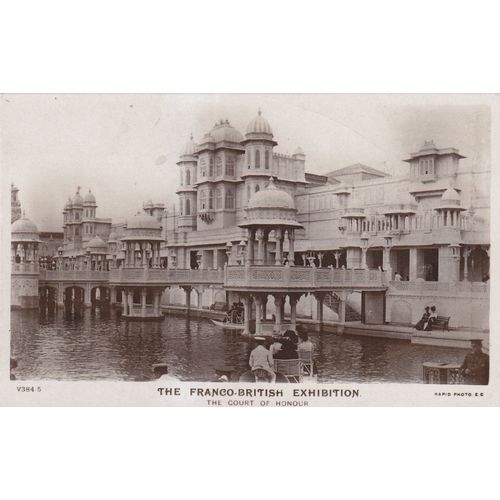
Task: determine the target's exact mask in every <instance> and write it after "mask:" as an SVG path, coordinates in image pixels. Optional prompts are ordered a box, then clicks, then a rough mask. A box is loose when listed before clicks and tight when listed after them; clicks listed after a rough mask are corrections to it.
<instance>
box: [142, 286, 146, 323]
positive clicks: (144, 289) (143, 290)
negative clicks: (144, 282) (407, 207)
mask: <svg viewBox="0 0 500 500" xmlns="http://www.w3.org/2000/svg"><path fill="white" fill-rule="evenodd" d="M141 315H142V316H146V287H142V288H141Z"/></svg>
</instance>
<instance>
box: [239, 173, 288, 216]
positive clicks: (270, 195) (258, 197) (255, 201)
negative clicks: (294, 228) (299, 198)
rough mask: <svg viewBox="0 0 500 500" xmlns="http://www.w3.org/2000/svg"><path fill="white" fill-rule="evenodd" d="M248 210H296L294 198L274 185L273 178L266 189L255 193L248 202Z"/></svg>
mask: <svg viewBox="0 0 500 500" xmlns="http://www.w3.org/2000/svg"><path fill="white" fill-rule="evenodd" d="M248 208H249V209H251V208H286V209H291V210H295V203H294V201H293V198H292V197H291V196H290V195H289V194H288V193H287V192H286V191H282V190H281V189H278V188H277V187H276V186H275V185H274V180H273V178H272V177H271V179H270V180H269V184H268V186H267V188H266V189H263V190H262V191H258V192H257V193H255V194H254V195H253V196H252V197H251V198H250V201H249V202H248Z"/></svg>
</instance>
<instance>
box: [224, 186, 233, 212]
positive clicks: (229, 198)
mask: <svg viewBox="0 0 500 500" xmlns="http://www.w3.org/2000/svg"><path fill="white" fill-rule="evenodd" d="M226 208H228V209H233V208H234V193H233V190H232V189H229V190H228V191H226Z"/></svg>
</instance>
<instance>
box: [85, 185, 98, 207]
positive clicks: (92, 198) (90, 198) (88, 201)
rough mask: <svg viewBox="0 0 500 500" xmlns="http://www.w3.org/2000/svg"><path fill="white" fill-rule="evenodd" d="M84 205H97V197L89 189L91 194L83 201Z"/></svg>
mask: <svg viewBox="0 0 500 500" xmlns="http://www.w3.org/2000/svg"><path fill="white" fill-rule="evenodd" d="M83 205H85V206H95V205H96V201H95V196H94V195H93V193H92V191H91V190H90V189H89V192H88V193H87V194H86V195H85V198H84V199H83Z"/></svg>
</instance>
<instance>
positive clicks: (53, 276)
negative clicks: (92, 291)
mask: <svg viewBox="0 0 500 500" xmlns="http://www.w3.org/2000/svg"><path fill="white" fill-rule="evenodd" d="M109 275H110V271H85V270H70V271H65V270H56V271H50V270H47V269H40V275H39V280H40V281H51V282H56V281H61V282H65V281H102V282H107V281H109Z"/></svg>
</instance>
